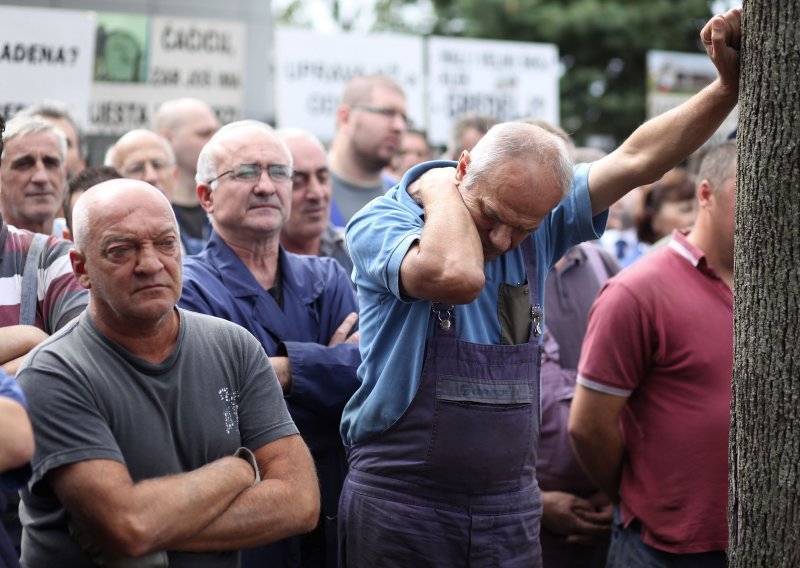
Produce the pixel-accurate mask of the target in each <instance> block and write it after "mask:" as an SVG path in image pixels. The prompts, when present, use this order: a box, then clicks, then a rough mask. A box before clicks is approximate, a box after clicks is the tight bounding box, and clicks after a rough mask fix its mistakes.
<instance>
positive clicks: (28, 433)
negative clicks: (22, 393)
mask: <svg viewBox="0 0 800 568" xmlns="http://www.w3.org/2000/svg"><path fill="white" fill-rule="evenodd" d="M33 448H34V446H33V430H32V429H31V422H30V420H29V419H28V413H27V412H25V408H24V407H23V406H22V405H21V404H19V403H18V402H16V401H14V400H11V399H8V398H0V472H3V471H8V470H10V469H15V468H18V467H20V466H22V465H24V464H25V463H27V462H28V461H29V460H30V459H31V458H32V457H33Z"/></svg>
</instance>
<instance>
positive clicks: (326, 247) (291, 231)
mask: <svg viewBox="0 0 800 568" xmlns="http://www.w3.org/2000/svg"><path fill="white" fill-rule="evenodd" d="M278 136H280V138H281V140H283V143H284V144H286V147H287V148H289V152H291V153H292V161H293V162H294V173H293V175H292V214H291V215H290V216H289V220H288V221H287V222H286V224H285V225H284V226H283V230H281V244H282V245H283V246H284V248H285V249H286V250H288V251H290V252H294V253H297V254H310V255H312V256H327V257H330V258H335V259H336V260H337V261H338V262H339V264H341V265H342V266H343V267H344V269H345V272H347V274H350V273H351V272H352V271H353V262H352V261H351V260H350V255H349V254H348V253H347V245H346V244H345V242H344V229H343V228H342V227H337V226H335V225H334V224H333V223H331V222H330V220H329V217H330V208H331V188H332V182H331V172H330V169H329V168H328V158H327V156H326V155H325V147H324V146H323V145H322V142H320V141H319V139H318V138H317V137H316V136H314V135H313V134H311V133H310V132H307V131H305V130H301V129H299V128H286V129H282V130H278Z"/></svg>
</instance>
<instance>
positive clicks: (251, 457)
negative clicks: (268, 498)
mask: <svg viewBox="0 0 800 568" xmlns="http://www.w3.org/2000/svg"><path fill="white" fill-rule="evenodd" d="M233 455H234V456H235V457H237V458H242V459H243V460H244V461H246V462H247V463H249V464H250V465H251V466H253V473H255V474H256V478H255V480H253V484H252V485H251V486H250V487H255V486H256V485H258V484H259V483H261V472H260V471H258V461H257V460H256V455H255V454H254V453H253V452H251V451H250V450H249V449H248V448H245V447H244V446H242V447H241V448H239V449H238V450H236V451H235V452H234V453H233Z"/></svg>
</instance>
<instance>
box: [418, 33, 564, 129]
mask: <svg viewBox="0 0 800 568" xmlns="http://www.w3.org/2000/svg"><path fill="white" fill-rule="evenodd" d="M428 77H429V85H430V86H429V90H430V101H429V122H428V125H429V131H428V137H429V138H430V141H431V142H432V143H434V144H446V143H447V140H448V137H449V134H450V129H451V128H452V125H453V123H454V122H455V121H456V120H457V119H458V118H459V117H460V116H462V115H464V114H467V113H478V114H484V115H489V116H493V117H495V118H497V119H499V120H500V121H509V120H516V119H518V118H538V119H542V120H546V121H548V122H550V123H552V124H555V125H557V124H558V123H559V106H558V101H559V94H558V79H559V61H558V48H557V47H556V46H555V45H550V44H542V43H523V42H511V41H494V40H480V39H461V38H444V37H431V38H430V39H429V40H428Z"/></svg>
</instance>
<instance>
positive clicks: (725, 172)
mask: <svg viewBox="0 0 800 568" xmlns="http://www.w3.org/2000/svg"><path fill="white" fill-rule="evenodd" d="M735 168H736V141H735V140H727V141H725V142H723V143H722V144H718V145H716V146H712V147H711V148H709V149H708V151H707V152H706V154H705V156H704V157H703V161H702V162H701V163H700V169H699V170H698V173H697V180H698V181H703V180H704V179H705V180H708V181H709V183H710V184H711V187H712V191H713V192H714V193H717V192H718V191H719V190H720V189H721V188H722V186H723V185H725V182H726V181H727V180H728V179H729V178H730V177H731V176H735V175H736V170H735Z"/></svg>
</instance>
